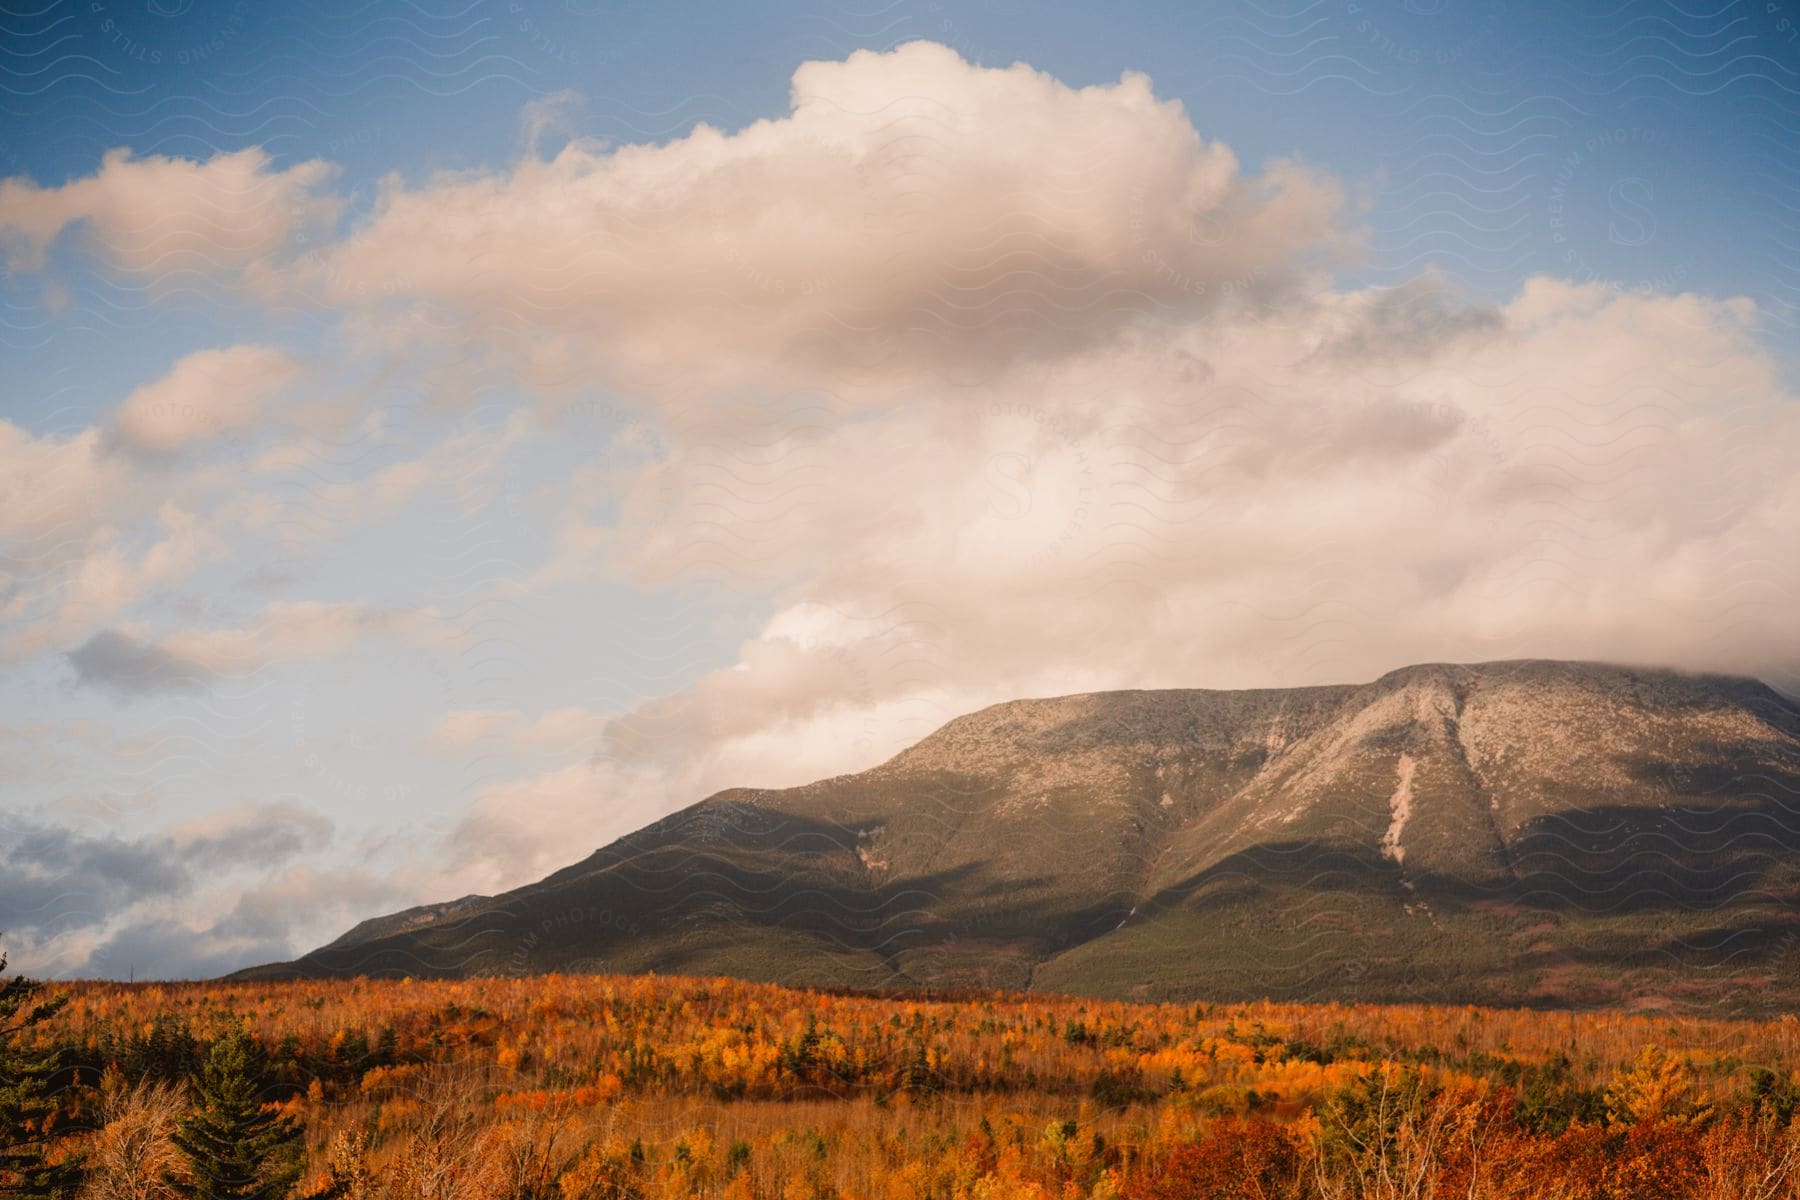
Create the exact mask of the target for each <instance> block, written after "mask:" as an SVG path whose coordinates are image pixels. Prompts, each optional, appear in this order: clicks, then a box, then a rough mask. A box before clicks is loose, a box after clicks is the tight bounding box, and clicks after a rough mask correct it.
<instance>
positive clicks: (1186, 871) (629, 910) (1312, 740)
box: [245, 660, 1800, 1008]
mask: <svg viewBox="0 0 1800 1200" xmlns="http://www.w3.org/2000/svg"><path fill="white" fill-rule="evenodd" d="M1796 897H1800V708H1797V707H1796V706H1795V705H1794V704H1793V702H1791V701H1789V700H1787V699H1786V698H1784V697H1782V696H1781V695H1780V694H1779V693H1776V692H1775V691H1774V690H1773V689H1771V688H1769V687H1767V685H1765V684H1762V683H1760V682H1758V681H1755V680H1752V679H1748V678H1744V677H1738V676H1726V675H1707V674H1685V673H1681V672H1675V671H1668V670H1661V669H1653V668H1633V667H1623V666H1614V665H1608V664H1593V663H1569V662H1560V661H1555V660H1513V661H1507V662H1499V663H1481V664H1440V663H1430V664H1418V665H1415V666H1412V667H1405V668H1401V669H1399V670H1396V671H1392V672H1389V673H1387V674H1385V675H1383V676H1381V677H1380V678H1378V679H1376V680H1374V681H1371V682H1370V683H1367V684H1342V685H1325V686H1318V687H1305V688H1293V689H1248V690H1241V691H1221V690H1211V689H1171V690H1158V691H1147V690H1126V691H1116V692H1094V693H1084V694H1079V695H1073V696H1061V697H1047V698H1038V699H1022V700H1012V701H1005V702H1002V703H999V704H995V705H990V706H988V707H986V708H983V709H980V710H977V711H975V712H972V713H967V714H964V715H962V716H959V717H956V718H953V719H952V720H950V721H949V722H946V723H945V724H944V725H943V726H941V727H940V728H939V729H938V730H936V731H934V732H933V733H931V734H929V735H927V736H926V737H925V738H923V739H921V740H920V741H919V742H918V743H915V744H914V745H913V746H911V747H908V748H907V749H905V750H903V751H901V752H900V753H898V754H896V755H894V756H893V757H892V758H890V759H889V760H887V761H886V762H884V763H881V764H878V765H876V766H875V767H872V768H870V769H869V770H867V771H862V772H857V773H853V774H850V775H842V776H836V777H833V778H831V779H826V780H819V781H816V782H814V783H810V784H805V785H801V786H799V787H795V788H783V789H752V788H735V789H727V790H725V791H722V792H719V793H716V794H715V795H713V796H710V797H707V798H706V799H704V800H702V801H700V802H698V803H696V804H693V805H690V806H688V807H687V808H684V809H681V810H678V811H677V812H675V813H672V814H670V815H669V816H667V817H664V818H662V819H661V820H659V821H657V822H653V823H652V824H650V825H648V826H646V827H644V828H643V829H640V830H638V831H635V832H634V833H631V834H628V835H626V836H625V837H623V838H620V839H618V840H616V841H615V842H613V843H611V844H610V845H608V846H605V847H602V848H600V849H598V850H596V851H595V852H594V853H593V854H591V855H589V856H588V857H587V858H585V859H583V860H582V861H580V862H578V863H575V864H571V865H570V866H569V867H566V868H564V869H562V870H560V871H557V872H555V873H553V874H551V875H549V876H547V877H546V878H545V879H543V880H540V881H539V882H538V883H535V884H529V885H526V886H525V887H523V888H519V889H514V890H513V891H510V892H506V893H502V894H501V895H499V896H495V897H491V898H465V899H464V900H463V901H457V902H453V905H451V906H435V907H442V908H444V910H445V911H443V912H442V913H441V914H434V913H431V912H429V911H426V910H430V909H432V908H433V907H434V906H424V909H423V910H421V909H415V910H408V913H405V914H398V915H397V916H395V917H392V918H385V919H383V918H377V919H375V922H373V923H371V922H364V923H363V924H362V925H359V926H358V929H363V928H364V927H365V926H368V927H369V934H368V936H364V937H360V938H354V939H351V940H350V941H348V942H346V938H349V937H350V935H345V938H340V939H338V941H337V942H334V943H332V944H330V945H328V946H325V947H321V948H320V949H318V950H315V951H313V952H311V953H310V954H308V955H304V956H302V957H301V958H300V959H297V960H295V961H294V962H293V963H288V964H270V965H269V966H267V967H262V968H253V969H251V970H250V971H249V972H245V974H247V975H251V976H257V977H266V976H269V975H281V974H293V975H334V974H360V973H375V974H415V975H435V974H451V975H454V974H468V973H494V972H508V973H524V972H530V971H537V970H553V969H556V970H587V969H594V970H599V969H605V970H627V971H629V970H657V971H662V972H670V971H678V972H683V973H700V974H726V975H742V976H746V977H750V978H762V979H770V980H773V981H776V982H784V983H799V984H814V985H828V986H866V987H879V988H893V987H921V986H955V987H965V986H1005V987H1024V986H1035V987H1040V988H1046V989H1050V990H1057V991H1067V992H1077V993H1092V994H1096V995H1109V996H1110V995H1120V996H1130V997H1151V998H1176V997H1180V998H1187V997H1201V996H1207V997H1211V996H1217V997H1221V998H1226V997H1232V996H1246V997H1248V996H1259V995H1276V996H1291V997H1313V998H1327V997H1335V998H1344V999H1393V1000H1403V999H1418V1000H1451V1001H1462V1000H1470V1001H1477V1000H1479V1001H1486V1002H1504V1003H1549V1004H1590V1003H1632V1002H1634V1000H1635V999H1637V998H1640V997H1643V996H1656V997H1663V998H1665V999H1666V998H1668V997H1673V999H1672V1000H1670V1001H1669V1002H1670V1003H1671V1004H1672V1005H1673V1006H1675V1007H1684V1006H1689V1007H1701V1008H1706V1007H1710V1008H1717V1007H1721V1006H1725V1007H1754V1004H1751V1003H1749V1001H1747V999H1746V997H1745V996H1743V995H1741V994H1735V993H1737V992H1739V991H1740V990H1741V989H1742V988H1743V987H1744V986H1746V985H1747V984H1749V983H1750V982H1753V981H1760V982H1761V984H1762V985H1764V986H1769V985H1770V982H1771V981H1773V985H1774V992H1773V993H1771V996H1772V997H1773V995H1774V993H1779V995H1780V996H1782V997H1786V996H1790V995H1793V994H1800V969H1797V968H1800V951H1797V947H1800V922H1797V921H1796V919H1795V916H1794V913H1793V911H1792V909H1793V905H1792V901H1793V900H1794V899H1795V898H1796ZM383 921H386V922H387V924H382V922H383ZM1770 1002H1771V1003H1773V1002H1774V999H1773V998H1771V1000H1770Z"/></svg>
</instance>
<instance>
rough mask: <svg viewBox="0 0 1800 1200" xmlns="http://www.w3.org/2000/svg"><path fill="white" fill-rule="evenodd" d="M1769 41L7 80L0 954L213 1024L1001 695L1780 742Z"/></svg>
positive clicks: (805, 40)
mask: <svg viewBox="0 0 1800 1200" xmlns="http://www.w3.org/2000/svg"><path fill="white" fill-rule="evenodd" d="M1796 22H1800V13H1797V12H1795V11H1793V10H1792V9H1791V8H1789V7H1788V6H1785V5H1780V4H1768V3H1763V2H1762V0H1757V2H1755V3H1739V4H1730V5H1723V6H1703V7H1698V8H1694V9H1692V10H1688V9H1683V8H1678V7H1675V6H1673V5H1668V6H1645V5H1619V6H1605V5H1472V4H1464V3H1458V2H1455V0H1411V2H1409V3H1379V2H1364V0H1354V2H1353V0H1318V2H1317V3H1310V4H1304V3H1302V4H1294V5H1290V6H1286V7H1276V6H1258V5H1234V4H1220V5H1206V6H1187V5H1133V6H1095V5H1077V4H1073V3H1069V4H1047V3H1026V2H1023V0H1019V2H1009V0H989V2H984V3H970V4H954V3H937V2H923V0H921V2H910V0H903V2H897V3H892V4H881V3H879V2H878V0H877V2H872V3H871V4H869V5H868V6H867V7H866V8H845V7H838V6H831V5H801V4H771V5H766V6H756V7H755V8H754V9H752V8H748V7H737V6H732V7H722V6H708V7H686V6H668V5H651V4H648V3H641V2H637V0H629V2H626V3H602V2H600V0H546V2H544V3H536V2H527V0H475V2H472V3H471V2H467V0H452V2H451V3H448V4H444V5H432V4H414V3H405V4H393V5H387V4H369V3H366V2H363V0H358V2H356V3H343V4H320V5H305V6H262V5H254V4H248V3H243V2H242V0H236V2H225V3H208V2H205V0H192V2H190V0H129V2H127V0H118V2H114V0H106V2H104V3H89V2H88V0H78V2H68V0H64V2H59V3H50V4H48V5H47V6H43V7H40V8H38V9H35V10H28V11H24V12H13V13H10V14H8V15H6V16H4V17H3V18H0V32H3V36H4V45H3V46H0V51H3V55H0V87H4V88H5V89H6V99H5V105H6V112H7V119H6V123H5V129H4V133H3V134H0V176H3V177H5V178H6V179H8V180H9V183H8V184H6V185H5V187H4V188H0V250H4V252H5V254H6V260H7V271H6V275H5V284H4V286H5V297H4V302H5V305H6V308H5V326H4V330H3V332H0V338H3V341H0V356H3V362H0V366H3V368H4V378H5V380H6V382H5V384H4V392H3V393H0V395H3V396H4V400H3V401H0V403H3V405H4V408H3V409H0V420H4V421H5V422H6V425H5V426H4V428H3V429H0V432H4V433H5V440H4V441H0V471H3V472H4V473H5V475H6V476H8V477H10V484H8V485H0V498H4V500H5V504H6V507H8V508H11V509H12V510H13V519H12V520H10V521H5V520H0V555H3V556H4V557H0V570H3V573H0V588H3V590H0V622H4V623H3V624H0V645H3V646H4V654H5V657H4V659H3V660H0V661H3V664H4V665H3V667H0V669H3V670H4V672H5V676H6V678H7V686H6V688H5V690H4V692H3V693H0V780H4V782H0V829H4V830H5V832H6V834H7V839H6V840H10V841H11V842H12V844H13V847H14V849H13V850H12V852H11V854H12V856H11V859H10V860H9V861H10V863H11V865H12V872H11V874H12V878H13V879H14V881H15V882H14V883H13V884H12V885H10V887H8V888H0V928H4V929H6V930H7V931H8V933H9V934H10V935H11V940H12V943H13V944H14V946H15V948H16V950H17V954H16V957H17V959H18V961H19V962H20V963H21V964H23V965H26V966H28V967H29V968H30V969H33V970H36V971H39V972H42V973H46V974H53V975H54V974H83V973H90V974H91V973H100V974H108V973H110V974H125V973H127V972H129V973H134V974H137V975H139V976H142V975H145V974H193V973H208V972H213V971H220V970H225V969H229V968H231V967H233V966H237V965H242V964H243V963H246V962H250V961H256V960H259V959H263V958H268V957H275V956H279V955H284V954H286V953H289V952H292V951H297V950H300V949H304V948H306V946H308V945H310V944H312V943H313V942H316V941H318V940H321V939H322V938H324V937H328V936H330V935H331V934H332V933H333V932H335V931H336V930H337V929H339V928H341V927H342V926H343V925H346V924H348V923H350V922H352V921H354V920H356V919H359V918H360V917H362V916H367V915H370V914H372V913H375V912H379V911H385V910H387V909H391V908H394V907H398V906H401V905H404V904H408V903H414V902H420V901H425V900H436V899H446V898H449V897H450V896H452V895H455V894H460V893H461V892H462V891H468V890H484V891H490V890H495V889H498V888H503V887H508V886H515V885H517V884H520V883H524V882H527V881H528V880H530V879H532V878H535V877H536V876H537V875H539V874H542V873H543V872H544V871H546V870H548V869H552V868H554V867H556V866H560V865H563V864H564V863H566V862H569V861H572V860H574V859H576V858H578V857H580V856H582V855H583V854H585V853H586V852H587V851H589V850H590V849H592V848H593V847H594V846H596V845H598V844H600V843H602V842H604V841H605V840H608V839H610V838H611V837H613V836H616V835H618V834H620V833H622V832H625V831H627V830H629V829H630V828H633V827H635V826H636V825H638V824H641V823H643V822H644V821H646V820H648V819H651V818H653V817H655V816H657V815H660V814H661V813H663V812H667V811H670V810H671V809H673V808H675V807H679V806H680V805H683V804H686V803H689V802H692V801H693V800H696V799H698V798H699V797H700V796H701V795H703V794H705V792H706V791H707V790H709V789H711V788H715V787H720V786H725V785H727V784H736V783H749V784H771V785H779V784H789V783H797V782H801V781H804V780H805V779H807V778H811V777H813V776H814V775H817V774H822V773H829V772H831V771H837V770H850V769H855V768H857V767H860V766H866V765H870V764H872V763H873V762H875V761H877V760H879V758H881V757H882V756H884V755H885V754H887V753H891V752H892V751H893V750H895V749H898V748H899V747H901V746H903V745H905V744H907V743H908V742H909V741H911V740H913V739H916V738H917V737H918V736H921V735H922V734H924V733H926V732H928V731H929V730H930V729H931V728H932V727H934V726H935V725H936V724H937V723H939V722H941V721H942V720H943V719H945V718H947V717H948V716H951V715H954V714H955V713H956V712H958V711H962V710H964V709H966V708H968V707H971V706H974V705H977V704H980V703H985V702H989V701H992V700H996V699H1000V698H1005V697H1007V696H1011V695H1017V694H1025V693H1040V694H1041V693H1045V692H1052V691H1059V690H1079V689H1083V688H1089V687H1105V686H1171V685H1191V686H1206V685H1218V686H1247V685H1252V684H1290V683H1303V682H1316V681H1320V680H1327V679H1329V680H1339V679H1353V678H1361V677H1367V676H1369V675H1373V674H1378V673H1380V672H1381V671H1383V670H1386V669H1390V668H1392V667H1397V666H1400V665H1403V664H1404V663H1406V662H1409V661H1416V660H1421V659H1427V658H1463V659H1469V658H1491V657H1505V656H1511V655H1516V654H1544V655H1557V656H1568V657H1612V658H1626V659H1631V660H1635V661H1657V662H1669V663H1673V664H1675V665H1680V666H1685V667H1695V668H1717V669H1727V670H1735V671H1749V672H1753V673H1757V674H1760V675H1762V676H1764V677H1765V678H1769V679H1771V681H1774V682H1777V683H1781V684H1783V685H1792V684H1793V683H1794V682H1795V681H1796V680H1800V644H1797V643H1796V641H1795V635H1794V633H1793V631H1792V629H1791V628H1790V626H1791V624H1792V623H1791V621H1784V619H1783V618H1784V615H1785V613H1786V612H1788V611H1791V609H1790V608H1788V607H1787V606H1788V604H1789V602H1790V601H1791V600H1792V590H1791V589H1792V587H1793V586H1794V584H1795V580H1794V576H1793V567H1792V566H1791V564H1790V563H1789V562H1788V560H1789V559H1791V558H1792V546H1793V545H1794V544H1795V539H1794V536H1793V535H1794V534H1795V533H1796V532H1797V526H1800V508H1797V506H1796V495H1795V492H1794V490H1793V484H1792V483H1791V482H1789V476H1790V475H1791V471H1790V469H1789V466H1788V464H1789V463H1790V462H1791V458H1790V457H1784V455H1785V454H1786V452H1787V451H1788V450H1790V449H1791V448H1793V447H1794V446H1795V444H1796V443H1795V441H1794V436H1795V434H1794V428H1795V417H1794V408H1793V404H1792V401H1791V397H1790V395H1789V391H1790V384H1791V364H1792V361H1793V351H1794V347H1795V339H1796V336H1797V333H1796V323H1797V316H1800V310H1797V308H1796V306H1797V305H1800V288H1797V286H1796V284H1797V282H1800V170H1797V169H1796V168H1797V167H1800V132H1796V131H1800V121H1796V120H1795V117H1796V115H1797V110H1800V90H1797V87H1796V85H1797V84H1800V33H1797V32H1796ZM920 41H925V42H931V43H935V44H936V46H937V47H939V48H940V49H937V50H930V51H926V52H918V51H917V48H916V47H915V48H914V51H913V52H907V51H904V50H902V49H901V48H902V47H905V46H907V45H908V44H910V43H916V42H920ZM859 51H860V52H876V53H875V54H874V55H870V54H866V53H864V54H859V53H858V52H859ZM806 63H817V64H824V66H822V67H821V68H819V69H817V70H813V69H811V68H807V69H805V71H806V72H809V73H803V74H802V75H799V76H797V75H796V72H797V71H801V70H802V69H803V68H802V64H806ZM1015 63H1023V64H1027V65H1028V68H1029V69H1026V68H1021V69H1020V70H1018V71H1009V70H1008V69H1009V68H1011V67H1012V66H1013V64H1015ZM1122 76H1128V78H1127V79H1126V81H1125V82H1124V83H1122V82H1121V77H1122ZM1139 76H1145V77H1147V80H1148V82H1147V83H1134V82H1132V81H1133V80H1136V79H1137V78H1138V77H1139ZM1139 88H1141V89H1143V90H1142V91H1139V90H1136V89H1139ZM1173 102H1178V106H1176V105H1175V104H1174V103H1173ZM858 105H866V107H858ZM703 126H710V127H711V132H709V131H708V130H706V129H704V128H702V127H703ZM697 130H698V132H697ZM1222 147H1229V155H1228V156H1226V155H1225V154H1224V151H1223V150H1222V149H1221V148H1222ZM558 239H560V240H558ZM871 279H874V280H875V282H873V283H872V282H870V281H871ZM196 355H198V356H199V357H198V358H196V357H194V356H196ZM1172 646H1173V648H1171V647H1172Z"/></svg>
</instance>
